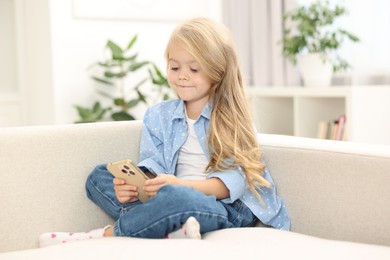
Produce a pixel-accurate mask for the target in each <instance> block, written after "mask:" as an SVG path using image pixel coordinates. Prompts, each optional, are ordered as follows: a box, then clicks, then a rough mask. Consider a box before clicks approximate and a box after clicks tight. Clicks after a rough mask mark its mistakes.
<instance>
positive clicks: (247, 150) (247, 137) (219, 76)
mask: <svg viewBox="0 0 390 260" xmlns="http://www.w3.org/2000/svg"><path fill="white" fill-rule="evenodd" d="M173 44H179V45H180V46H181V47H183V48H184V49H186V51H188V52H189V53H190V54H191V55H192V56H193V57H194V58H195V60H196V61H197V62H198V63H199V65H200V67H201V69H202V70H203V71H205V73H206V74H207V76H208V77H209V78H210V79H211V81H212V82H213V83H214V84H213V86H212V88H211V90H210V101H211V103H212V105H213V106H212V107H213V109H212V112H211V119H210V132H209V135H208V141H209V146H210V147H209V150H210V151H212V152H211V158H210V161H209V164H208V165H207V168H206V170H207V172H212V171H224V170H228V169H233V168H236V167H238V166H239V167H241V169H242V170H243V172H244V173H245V176H246V181H247V183H248V186H249V189H250V190H251V191H252V193H253V194H255V195H256V196H257V197H258V199H259V200H260V201H262V199H261V197H260V195H259V194H258V192H256V187H261V186H266V187H270V186H271V185H270V183H269V182H268V181H267V180H266V179H264V178H263V176H262V172H263V169H264V164H262V163H261V162H260V156H261V153H260V149H259V145H258V142H257V138H256V133H255V129H254V126H253V122H252V117H251V113H250V108H249V104H248V102H247V99H246V95H245V90H244V85H243V79H242V76H241V71H240V65H239V61H238V57H237V54H236V51H235V49H234V44H233V40H232V37H231V34H230V31H229V30H228V29H227V28H226V27H225V26H223V25H222V24H219V23H217V22H215V21H213V20H211V19H208V18H194V19H191V20H189V21H187V22H184V23H183V24H181V25H180V26H178V27H177V28H176V29H175V30H174V31H173V33H172V35H171V37H170V40H169V42H168V45H167V49H166V51H165V57H166V59H167V60H168V58H169V49H170V47H171V46H172V45H173Z"/></svg>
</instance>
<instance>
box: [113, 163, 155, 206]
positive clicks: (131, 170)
mask: <svg viewBox="0 0 390 260" xmlns="http://www.w3.org/2000/svg"><path fill="white" fill-rule="evenodd" d="M107 170H108V171H109V172H111V173H112V175H114V176H115V177H116V178H121V179H124V180H125V181H126V183H127V184H131V185H135V186H137V187H138V199H139V200H140V201H142V202H145V201H147V200H148V199H149V196H148V195H147V194H146V193H145V192H144V190H143V186H144V185H145V181H146V180H148V179H150V178H149V177H148V176H146V175H145V174H144V173H143V172H142V171H141V170H140V169H139V168H138V167H137V166H136V165H135V164H134V163H133V162H132V161H131V160H128V159H127V160H122V161H118V162H113V163H110V164H108V165H107Z"/></svg>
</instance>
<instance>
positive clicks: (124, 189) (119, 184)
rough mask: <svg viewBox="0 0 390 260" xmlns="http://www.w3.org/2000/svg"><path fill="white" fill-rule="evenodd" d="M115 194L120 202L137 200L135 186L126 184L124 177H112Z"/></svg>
mask: <svg viewBox="0 0 390 260" xmlns="http://www.w3.org/2000/svg"><path fill="white" fill-rule="evenodd" d="M112 182H113V183H114V191H115V196H116V198H117V199H118V201H119V202H120V203H122V204H124V203H129V202H134V201H137V200H138V192H137V186H134V185H129V184H126V181H125V180H124V179H119V178H114V180H113V181H112Z"/></svg>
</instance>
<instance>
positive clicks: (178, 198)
mask: <svg viewBox="0 0 390 260" xmlns="http://www.w3.org/2000/svg"><path fill="white" fill-rule="evenodd" d="M191 216H192V217H194V218H195V219H196V220H197V221H198V222H199V223H200V232H201V233H205V232H209V231H213V230H217V229H222V228H230V227H233V224H232V223H231V222H229V219H228V212H227V210H226V209H225V207H224V205H223V203H221V202H219V201H217V200H216V198H215V196H206V195H204V194H203V193H201V192H198V191H196V190H194V189H191V188H188V187H184V186H171V185H167V186H163V187H162V188H161V189H160V190H159V192H158V193H157V195H156V196H155V197H153V198H152V199H150V200H149V201H147V202H146V203H144V204H140V205H138V206H137V207H132V208H130V209H129V210H128V211H126V212H125V213H124V214H123V215H122V216H121V217H120V218H119V219H118V220H117V222H116V223H115V225H114V227H113V231H114V235H115V236H130V237H144V238H163V237H166V236H167V234H168V233H171V232H173V231H176V230H178V229H179V228H180V227H181V226H182V225H183V223H185V222H186V221H187V219H188V218H190V217H191Z"/></svg>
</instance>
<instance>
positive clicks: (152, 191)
mask: <svg viewBox="0 0 390 260" xmlns="http://www.w3.org/2000/svg"><path fill="white" fill-rule="evenodd" d="M168 184H170V185H179V184H181V180H180V179H178V178H177V177H176V176H174V175H172V174H159V175H157V177H156V178H154V179H150V180H147V181H146V182H145V186H144V190H145V192H146V194H148V196H149V197H154V196H155V195H156V194H157V191H158V190H159V189H160V188H161V187H162V186H165V185H168Z"/></svg>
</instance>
